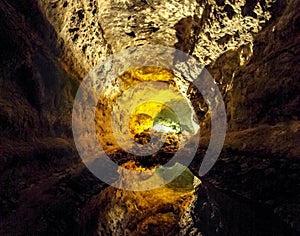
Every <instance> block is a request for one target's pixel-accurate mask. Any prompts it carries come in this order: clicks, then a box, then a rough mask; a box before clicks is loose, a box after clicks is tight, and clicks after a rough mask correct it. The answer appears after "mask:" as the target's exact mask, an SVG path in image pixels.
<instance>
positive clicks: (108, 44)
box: [39, 0, 274, 76]
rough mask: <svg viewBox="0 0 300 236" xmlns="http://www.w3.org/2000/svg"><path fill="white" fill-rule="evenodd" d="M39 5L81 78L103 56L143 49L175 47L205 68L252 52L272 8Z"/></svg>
mask: <svg viewBox="0 0 300 236" xmlns="http://www.w3.org/2000/svg"><path fill="white" fill-rule="evenodd" d="M247 2H248V1H247ZM39 3H40V5H41V8H42V10H43V12H44V14H45V15H46V16H47V18H48V19H49V21H50V22H51V23H52V25H53V26H54V28H55V29H56V32H57V33H58V36H59V41H60V42H61V45H62V49H63V51H64V56H63V58H64V61H65V62H66V63H67V64H68V65H69V66H71V67H72V68H73V70H75V71H76V72H77V73H79V74H80V75H81V76H85V74H86V73H87V72H88V71H89V70H90V69H91V68H92V67H93V66H95V65H96V64H97V63H98V62H99V61H100V60H101V59H103V58H105V56H107V55H108V54H110V53H115V52H119V51H121V50H122V49H125V48H127V47H134V46H138V45H144V44H160V45H166V46H175V47H176V48H178V49H180V50H182V51H185V52H187V53H190V54H193V55H194V56H196V57H197V58H199V60H200V61H201V62H202V63H203V64H205V65H207V64H210V63H212V62H213V61H215V60H216V59H217V58H218V57H219V56H220V55H221V54H223V53H224V52H225V51H228V50H236V49H238V48H239V47H240V46H241V45H250V47H252V41H253V33H256V32H258V31H259V30H261V29H262V26H263V25H264V24H265V23H266V22H268V20H269V19H270V17H271V10H272V7H273V5H274V4H273V1H271V0H268V1H262V2H258V3H257V4H254V5H253V7H251V6H250V7H248V6H247V7H246V9H247V10H244V9H245V8H244V7H243V6H244V4H245V2H244V1H230V2H228V3H226V4H220V3H219V4H218V5H216V3H215V1H213V0H206V1H196V0H193V1H187V0H184V1H178V0H170V1H159V0H145V1H139V0H129V1H117V0H111V1H92V0H91V1H82V0H76V1H67V0H66V1H57V0H39ZM243 12H246V13H248V14H247V16H244V15H245V14H243ZM257 15H259V17H258V16H257Z"/></svg>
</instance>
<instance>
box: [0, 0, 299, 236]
mask: <svg viewBox="0 0 300 236" xmlns="http://www.w3.org/2000/svg"><path fill="white" fill-rule="evenodd" d="M299 7H300V1H299V0H289V1H279V0H278V1H268V0H265V1H263V0H255V1H250V0H246V1H235V0H229V1H223V0H216V1H213V0H206V1H198V0H195V1H187V0H184V1H178V0H168V1H158V0H157V1H156V0H145V1H137V0H127V1H125V0H124V1H116V0H110V1H102V0H98V1H83V0H73V1H68V0H65V1H57V0H38V1H37V0H28V1H26V3H24V1H21V0H10V1H8V0H3V1H1V3H0V13H1V14H0V22H1V24H0V31H1V34H0V42H1V43H0V60H1V62H2V63H1V66H0V71H1V73H0V88H1V93H0V104H1V106H0V121H1V122H0V134H1V144H0V163H1V166H0V170H1V176H0V182H1V188H0V209H1V211H0V218H1V220H0V234H1V235H42V234H43V235H61V234H63V235H66V234H68V235H72V234H73V235H74V234H75V235H78V234H80V233H82V234H84V230H83V229H86V228H87V227H88V228H89V229H93V228H92V226H95V225H99V222H100V223H101V224H102V225H103V224H108V225H107V227H108V228H109V227H110V225H109V224H110V223H109V222H108V223H107V222H106V221H105V220H107V218H105V219H102V218H101V214H106V212H104V211H103V208H102V206H101V207H100V209H99V208H97V209H99V211H98V212H94V211H89V209H88V202H90V201H92V200H91V199H97V198H98V197H99V196H100V198H101V199H105V201H104V202H108V198H109V197H110V196H113V197H115V198H114V201H112V202H110V204H111V205H110V206H109V207H111V208H112V209H114V207H116V205H113V203H120V202H122V200H123V198H122V197H121V198H116V192H118V190H116V189H113V188H111V187H109V188H106V189H105V190H103V189H104V187H105V185H104V184H103V183H101V182H99V181H98V180H97V179H96V178H95V177H94V176H92V175H91V174H90V173H89V172H88V171H87V170H86V168H85V167H84V166H83V164H82V163H81V162H80V158H79V156H78V154H77V152H76V149H75V147H74V144H73V141H72V130H71V111H72V105H73V99H74V96H75V93H76V90H77V87H78V84H79V81H80V80H81V79H82V78H83V77H84V76H85V75H86V73H87V72H88V71H89V70H90V69H91V68H92V67H93V66H94V65H96V64H97V63H98V62H99V61H100V60H101V59H104V58H105V57H106V56H107V55H110V54H112V53H115V52H119V51H120V50H122V49H124V48H127V47H132V46H137V45H141V44H162V45H166V46H171V47H175V48H178V49H181V50H183V51H185V52H187V53H189V54H191V55H194V56H195V57H197V58H198V59H199V60H200V61H201V62H202V63H203V64H204V65H207V68H208V69H209V71H210V72H211V74H212V75H213V77H214V78H215V80H216V82H217V83H218V85H219V88H220V90H221V92H222V94H223V97H224V100H225V103H226V108H227V114H228V135H227V138H226V142H225V146H224V149H223V152H222V153H221V156H220V158H219V161H218V162H217V164H216V165H215V167H214V168H213V169H212V170H211V172H210V173H209V175H207V176H205V177H204V178H203V181H202V182H203V183H202V184H201V185H200V186H199V188H196V189H195V191H194V193H193V196H194V198H193V200H191V204H190V205H189V206H188V207H187V208H185V211H184V212H182V215H180V217H178V215H177V216H176V217H177V218H176V219H175V218H172V217H173V216H174V215H173V216H172V217H170V218H168V217H167V218H168V220H170V219H171V220H172V219H174V221H172V222H175V221H176V222H177V225H176V227H178V231H177V232H176V233H178V232H179V233H178V234H181V235H201V234H202V235H232V234H234V233H235V234H236V235H272V234H273V235H276V233H277V234H278V235H284V234H287V235H293V234H295V235H297V234H299V232H300V219H299V216H300V214H299V212H300V202H299V199H300V186H299V173H300V171H299V170H300V163H299V153H300V151H299V147H300V145H299V144H300V140H299V137H300V135H299V132H300V131H299V130H300V129H299V127H300V125H299V109H298V107H299V105H300V104H299V103H300V99H299V98H300V97H299V94H298V91H299V81H300V80H299V72H300V71H299V66H298V64H299V61H300V59H299V58H300V55H299V54H300V52H299V48H300V47H299V46H300V45H299V42H300V39H299V37H300V31H299V29H300V28H299V25H300V21H299V19H300V15H299V11H298V9H299ZM189 94H190V97H191V99H192V101H193V104H194V105H195V107H196V111H197V114H199V117H200V118H201V121H202V122H203V124H202V126H203V127H207V128H209V122H208V121H209V115H208V114H207V110H206V108H205V104H204V103H203V100H201V97H200V95H199V94H197V93H195V92H193V88H192V87H191V88H190V90H189ZM204 134H206V133H205V132H204ZM206 138H207V137H206ZM206 138H205V137H204V139H203V146H205V143H206V140H207V139H206ZM201 144H202V143H201ZM202 148H203V147H202V146H200V148H199V150H198V155H197V156H196V157H195V161H194V162H193V163H192V164H191V166H190V169H191V170H192V171H193V173H194V174H195V175H196V174H197V170H198V166H199V163H200V161H201V158H202V157H203V154H204V152H205V149H202ZM116 157H118V154H116ZM121 157H124V156H123V154H122V155H121ZM167 158H169V156H168V157H167ZM212 185H213V186H212ZM119 192H120V191H119ZM99 194H100V195H99ZM105 194H107V195H106V196H103V195H105ZM133 195H134V193H128V197H133V198H134V197H135V196H133ZM104 202H102V204H104ZM170 205H172V207H173V206H174V205H177V204H170ZM103 207H107V206H103ZM154 207H158V206H154ZM172 207H171V206H170V208H168V210H166V212H165V213H166V215H168V213H170V212H171V214H173V213H172V212H173V210H174V209H173V208H172ZM158 208H159V207H158ZM82 209H88V210H85V211H82ZM105 209H107V208H105ZM125 209H126V208H123V209H121V210H122V211H124V210H125ZM155 209H156V210H157V208H155ZM156 210H154V212H156ZM134 213H135V210H134V209H133V211H131V212H129V214H131V217H132V218H134ZM175 213H176V212H175ZM94 214H96V215H94ZM85 215H87V216H89V217H90V218H91V219H92V220H96V221H97V222H89V223H88V224H85V223H86V222H84V223H83V222H82V221H80V219H81V218H82V216H85ZM175 215H176V214H175ZM96 216H98V217H96ZM99 217H100V219H99ZM145 217H146V218H147V217H148V218H147V219H146V221H147V222H149V224H151V222H152V219H153V218H151V214H148V215H147V214H145ZM156 218H157V217H156ZM179 218H180V219H179ZM163 219H164V218H163ZM102 220H103V221H102ZM16 222H18V224H16ZM103 222H106V223H103ZM120 222H121V224H122V223H123V222H122V221H120ZM167 222H168V221H163V220H162V223H161V224H162V225H164V226H165V227H166V228H168V229H169V228H170V225H167ZM89 224H90V225H89ZM249 224H250V225H249ZM251 224H252V225H251ZM74 225H76V226H75V227H74ZM173 225H175V223H174V224H173V223H172V226H173ZM89 226H90V227H89ZM275 226H276V227H275ZM174 227H175V226H174ZM273 227H274V228H273ZM264 229H265V231H264ZM275 230H276V231H277V232H276V231H275ZM82 231H83V232H82ZM95 232H97V228H96V229H95V231H94V233H95Z"/></svg>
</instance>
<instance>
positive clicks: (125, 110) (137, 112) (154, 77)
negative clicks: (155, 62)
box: [95, 66, 186, 153]
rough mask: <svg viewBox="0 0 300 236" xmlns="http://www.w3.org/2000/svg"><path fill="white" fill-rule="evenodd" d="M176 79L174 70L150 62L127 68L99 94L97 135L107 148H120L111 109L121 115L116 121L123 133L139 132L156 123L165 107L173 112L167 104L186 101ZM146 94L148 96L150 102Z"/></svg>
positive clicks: (108, 149)
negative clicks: (138, 66) (147, 65)
mask: <svg viewBox="0 0 300 236" xmlns="http://www.w3.org/2000/svg"><path fill="white" fill-rule="evenodd" d="M174 81H175V76H174V74H173V73H172V72H171V71H169V70H167V69H165V68H160V67H155V66H149V67H141V68H134V69H132V70H129V71H126V72H124V73H123V74H121V75H120V76H118V77H117V78H116V79H115V81H113V82H112V83H111V85H110V86H108V87H107V88H106V89H105V91H104V92H103V94H101V95H100V97H99V102H98V105H97V109H96V114H95V121H96V130H97V135H98V138H99V141H100V142H101V145H102V147H103V149H104V150H105V152H107V153H112V152H115V151H117V150H119V149H120V146H119V145H118V143H117V142H116V139H115V136H114V135H115V133H113V131H112V128H111V127H112V116H111V114H112V111H113V110H114V112H115V113H114V114H118V116H119V118H118V120H119V122H120V124H115V123H114V125H115V127H116V126H117V127H120V134H122V133H125V132H124V131H125V129H127V132H128V131H129V134H130V136H135V135H136V134H140V133H141V132H143V131H145V130H148V129H150V128H152V127H153V125H154V121H155V118H156V116H157V115H158V114H159V113H160V112H161V111H162V110H169V111H171V112H170V113H169V114H171V113H174V112H173V111H172V109H171V108H170V107H168V104H171V103H172V104H174V101H175V103H176V101H177V102H178V104H180V101H182V102H181V103H184V101H186V99H185V97H184V96H183V95H182V94H181V93H180V91H179V89H178V87H177V85H176V83H175V82H174ZM144 82H161V83H149V84H148V85H147V86H146V87H139V85H140V84H143V83H144ZM133 88H134V89H133ZM130 89H133V90H132V91H131V90H130ZM126 91H129V92H126ZM145 98H149V99H147V102H145ZM124 117H129V119H125V118H124ZM174 117H176V115H175V116H174ZM174 117H173V119H174ZM169 118H170V119H172V117H169ZM125 120H126V122H125ZM175 122H176V121H175ZM117 135H118V134H117ZM122 138H123V137H122ZM131 138H132V137H131ZM129 145H130V144H129Z"/></svg>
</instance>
